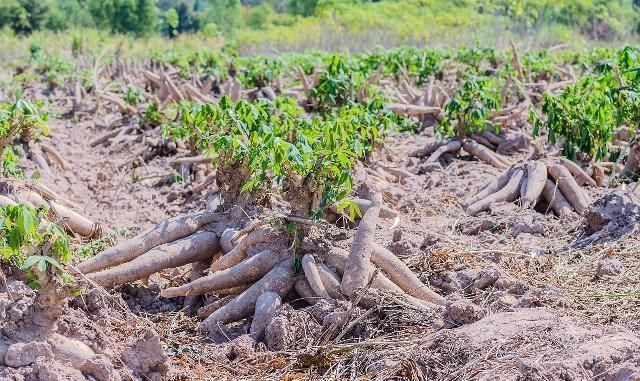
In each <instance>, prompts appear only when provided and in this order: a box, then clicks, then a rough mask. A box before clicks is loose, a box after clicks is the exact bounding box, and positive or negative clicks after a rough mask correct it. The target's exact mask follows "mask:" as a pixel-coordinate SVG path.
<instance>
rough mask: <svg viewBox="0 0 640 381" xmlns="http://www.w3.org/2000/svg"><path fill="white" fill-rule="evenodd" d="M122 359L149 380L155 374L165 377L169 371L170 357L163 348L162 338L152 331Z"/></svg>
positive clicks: (123, 355)
mask: <svg viewBox="0 0 640 381" xmlns="http://www.w3.org/2000/svg"><path fill="white" fill-rule="evenodd" d="M122 357H123V359H124V362H125V364H127V366H128V367H129V368H131V370H133V371H134V372H136V373H138V374H141V375H145V376H148V377H149V378H151V375H152V374H153V373H155V374H160V375H165V374H167V372H168V371H169V357H168V356H167V354H166V353H165V351H164V349H163V348H162V342H161V341H160V336H158V334H157V333H156V332H155V331H154V330H151V329H149V330H147V332H146V333H145V335H144V336H143V337H141V338H139V339H138V340H137V341H136V342H135V343H134V344H133V345H132V346H130V347H129V348H127V349H126V350H125V351H124V353H123V354H122ZM154 376H155V375H154ZM155 377H157V376H155ZM155 377H154V378H155Z"/></svg>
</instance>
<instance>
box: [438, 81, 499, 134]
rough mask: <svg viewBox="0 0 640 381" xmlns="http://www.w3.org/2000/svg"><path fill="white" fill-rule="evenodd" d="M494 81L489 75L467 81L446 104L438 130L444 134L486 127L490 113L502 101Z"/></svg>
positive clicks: (462, 132) (467, 131) (478, 129)
mask: <svg viewBox="0 0 640 381" xmlns="http://www.w3.org/2000/svg"><path fill="white" fill-rule="evenodd" d="M494 81H495V80H493V79H490V78H488V77H472V78H470V79H468V80H467V81H465V82H464V84H463V85H462V87H460V88H458V89H457V90H456V92H455V93H454V94H453V96H452V97H451V100H450V101H449V103H447V104H446V105H445V107H444V110H445V118H444V119H443V120H442V122H440V123H439V124H438V125H437V126H436V131H437V132H438V133H439V134H441V135H444V136H463V135H468V134H472V133H474V132H478V131H484V130H486V129H487V126H488V122H487V117H488V116H489V115H490V114H491V113H493V112H495V111H496V110H497V108H498V102H499V101H498V97H499V95H498V92H497V90H496V86H495V83H494ZM496 132H497V131H496Z"/></svg>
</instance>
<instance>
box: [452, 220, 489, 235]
mask: <svg viewBox="0 0 640 381" xmlns="http://www.w3.org/2000/svg"><path fill="white" fill-rule="evenodd" d="M497 225H498V224H497V222H496V221H495V220H493V219H490V218H483V219H481V220H474V221H469V222H467V223H465V224H463V225H462V226H461V228H462V233H464V234H466V235H476V234H480V233H481V232H483V231H487V230H491V229H493V228H495V227H496V226H497Z"/></svg>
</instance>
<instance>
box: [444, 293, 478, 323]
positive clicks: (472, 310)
mask: <svg viewBox="0 0 640 381" xmlns="http://www.w3.org/2000/svg"><path fill="white" fill-rule="evenodd" d="M484 315H485V311H484V309H482V307H480V306H478V305H477V304H474V303H472V302H471V301H469V300H467V299H459V300H456V301H454V302H452V303H451V304H448V305H447V316H448V317H449V318H450V319H451V320H452V321H453V322H454V323H456V324H470V323H473V322H475V321H478V320H480V319H482V318H483V317H484Z"/></svg>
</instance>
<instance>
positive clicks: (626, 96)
mask: <svg viewBox="0 0 640 381" xmlns="http://www.w3.org/2000/svg"><path fill="white" fill-rule="evenodd" d="M638 54H639V51H638V50H637V49H635V48H630V47H627V48H624V49H621V50H620V51H619V52H618V54H617V56H616V57H615V58H611V59H606V60H602V61H598V62H597V63H596V65H594V67H593V68H592V69H591V72H590V73H589V74H588V75H585V76H583V77H582V78H580V80H579V81H578V82H577V83H576V84H575V85H571V86H569V87H567V88H566V89H565V90H564V91H563V92H562V93H560V94H558V95H556V96H551V95H547V94H545V95H544V96H543V101H542V106H541V111H542V114H541V115H540V116H538V114H537V113H535V112H534V111H532V112H531V113H530V116H531V119H532V122H533V123H534V126H535V128H534V135H538V134H540V133H541V132H542V131H544V132H546V134H547V139H548V141H549V143H552V144H554V143H556V142H559V143H560V144H561V146H562V153H563V154H564V155H565V156H566V157H568V158H570V159H571V160H573V161H580V162H586V163H589V162H590V161H591V160H595V161H599V160H606V159H607V158H608V156H609V155H610V148H611V142H612V139H613V136H614V132H616V130H618V129H619V128H620V127H626V128H628V129H629V131H630V132H631V133H633V132H634V130H635V128H636V126H637V124H638V122H640V112H639V111H638V110H640V72H639V70H638V66H639V65H640V58H639V57H638ZM636 146H637V144H636V145H634V144H633V143H632V144H631V147H632V150H634V149H635V150H637V147H636ZM636 156H637V154H636V152H635V151H634V152H630V153H629V158H631V159H633V158H634V157H636ZM631 162H633V160H631ZM637 170H638V168H637V163H636V164H633V163H630V164H629V165H627V166H626V168H625V170H624V172H625V173H626V172H632V173H637Z"/></svg>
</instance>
